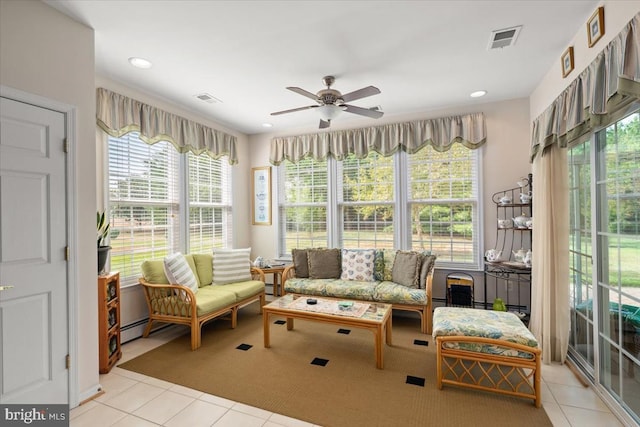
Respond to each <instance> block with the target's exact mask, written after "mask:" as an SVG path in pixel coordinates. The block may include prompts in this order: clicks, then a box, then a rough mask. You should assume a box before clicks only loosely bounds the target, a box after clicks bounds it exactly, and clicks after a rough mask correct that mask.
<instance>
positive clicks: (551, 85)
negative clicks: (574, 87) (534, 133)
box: [529, 1, 640, 121]
mask: <svg viewBox="0 0 640 427" xmlns="http://www.w3.org/2000/svg"><path fill="white" fill-rule="evenodd" d="M601 5H602V6H604V28H605V33H604V35H603V36H602V38H601V39H600V40H598V42H597V43H596V45H595V46H593V47H592V48H589V44H588V40H587V27H586V22H587V20H588V19H589V18H590V16H591V15H589V16H585V18H584V22H585V25H584V26H582V27H580V28H579V29H578V32H577V33H576V35H575V37H574V38H573V39H572V40H571V42H570V43H569V44H567V46H566V47H565V48H564V49H563V51H562V52H558V62H557V63H556V64H555V65H554V66H553V67H551V69H550V70H549V71H548V72H547V74H546V76H545V77H544V79H542V81H541V82H540V84H539V85H538V86H537V87H536V89H535V90H534V91H533V93H532V94H531V96H530V98H529V99H530V110H531V121H533V120H535V119H536V118H537V117H538V116H540V114H542V113H543V112H544V110H545V109H546V108H547V107H548V106H549V105H550V104H551V103H552V102H553V101H554V100H555V99H556V98H557V97H558V96H559V95H560V94H561V93H562V91H563V90H564V89H566V88H567V87H568V86H569V84H571V82H572V81H573V80H574V79H575V78H576V77H577V76H578V75H579V74H580V73H581V72H583V71H584V70H585V69H586V68H587V66H588V65H589V64H590V63H591V62H592V61H593V60H594V59H595V57H596V56H597V55H598V54H599V53H600V52H602V49H604V47H605V46H606V45H607V44H608V43H609V42H610V41H611V40H613V38H614V37H615V36H617V35H618V33H619V32H620V30H622V28H624V26H625V25H627V24H628V23H629V21H631V19H632V18H633V17H634V16H635V14H637V13H638V12H640V1H604V2H602V3H601ZM594 11H595V9H594ZM569 46H573V54H574V64H575V66H574V69H573V71H572V72H571V73H570V74H569V75H568V76H567V77H566V78H562V73H561V71H560V56H561V55H562V53H563V52H564V50H566V48H568V47H569Z"/></svg>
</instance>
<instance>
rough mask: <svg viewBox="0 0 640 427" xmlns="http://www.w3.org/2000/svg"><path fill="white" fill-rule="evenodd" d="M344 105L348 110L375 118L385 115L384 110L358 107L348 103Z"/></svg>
mask: <svg viewBox="0 0 640 427" xmlns="http://www.w3.org/2000/svg"><path fill="white" fill-rule="evenodd" d="M342 106H343V107H346V108H345V109H344V111H347V112H349V113H354V114H360V115H361V116H367V117H371V118H373V119H379V118H380V117H382V116H383V115H384V113H383V112H382V111H378V110H372V109H370V108H362V107H356V106H355V105H346V104H345V105H342Z"/></svg>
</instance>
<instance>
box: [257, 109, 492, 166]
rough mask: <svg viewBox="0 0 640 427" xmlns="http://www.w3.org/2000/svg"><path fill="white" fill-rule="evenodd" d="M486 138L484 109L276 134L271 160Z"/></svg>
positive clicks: (474, 144)
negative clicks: (278, 135) (417, 118)
mask: <svg viewBox="0 0 640 427" xmlns="http://www.w3.org/2000/svg"><path fill="white" fill-rule="evenodd" d="M486 140H487V130H486V125H485V120H484V114H483V113H475V114H469V115H464V116H454V117H444V118H438V119H429V120H419V121H413V122H404V123H392V124H388V125H381V126H372V127H366V128H360V129H348V130H341V131H332V132H323V133H314V134H307V135H298V136H288V137H277V138H273V139H272V140H271V152H270V156H269V157H270V158H269V160H270V162H271V163H272V164H273V165H275V166H277V165H279V164H280V163H282V161H283V160H285V159H286V160H289V161H290V162H292V163H297V162H299V161H300V160H302V159H304V158H306V157H311V158H313V159H315V160H324V159H326V158H327V156H329V155H331V156H333V157H334V158H335V159H337V160H343V159H345V158H346V157H347V156H349V155H351V154H353V155H355V156H356V157H357V158H358V159H363V158H365V157H367V156H368V155H369V153H370V152H371V151H375V152H376V153H378V154H381V155H382V156H385V157H386V156H390V155H392V154H393V153H395V152H396V151H398V150H405V151H406V152H408V153H410V154H413V153H416V152H418V151H420V150H421V149H422V148H424V147H426V146H427V145H431V146H432V147H433V148H434V149H435V150H437V151H447V150H449V148H451V145H453V144H454V143H456V142H458V143H461V144H463V145H464V146H465V147H467V148H470V149H476V148H479V147H481V146H482V145H483V144H484V143H485V142H486Z"/></svg>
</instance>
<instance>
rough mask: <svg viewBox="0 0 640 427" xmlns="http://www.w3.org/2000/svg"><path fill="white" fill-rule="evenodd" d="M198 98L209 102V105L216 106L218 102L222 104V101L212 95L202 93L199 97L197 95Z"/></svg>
mask: <svg viewBox="0 0 640 427" xmlns="http://www.w3.org/2000/svg"><path fill="white" fill-rule="evenodd" d="M195 97H196V98H198V99H199V100H200V101H204V102H208V103H209V104H216V103H218V102H222V101H220V100H219V99H218V98H216V97H215V96H213V95H211V94H210V93H206V92H205V93H201V94H199V95H195Z"/></svg>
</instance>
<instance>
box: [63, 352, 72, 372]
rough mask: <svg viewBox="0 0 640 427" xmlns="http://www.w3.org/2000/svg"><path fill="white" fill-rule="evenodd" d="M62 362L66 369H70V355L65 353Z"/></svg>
mask: <svg viewBox="0 0 640 427" xmlns="http://www.w3.org/2000/svg"><path fill="white" fill-rule="evenodd" d="M64 364H65V367H66V368H67V369H71V356H69V355H68V354H67V357H65V358H64Z"/></svg>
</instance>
